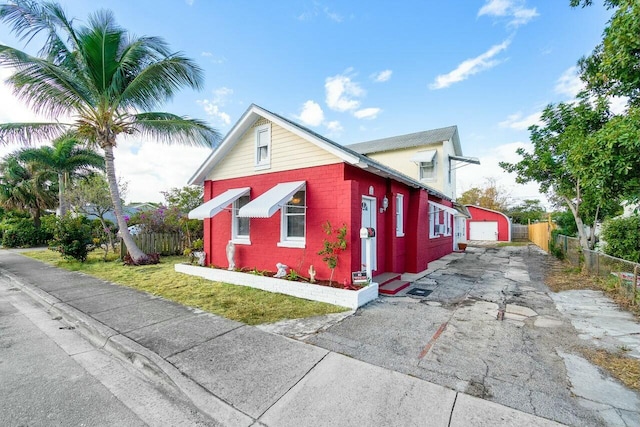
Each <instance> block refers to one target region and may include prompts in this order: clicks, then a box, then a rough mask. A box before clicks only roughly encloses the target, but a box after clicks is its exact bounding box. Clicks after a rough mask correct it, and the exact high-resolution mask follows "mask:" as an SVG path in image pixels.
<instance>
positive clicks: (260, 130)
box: [255, 123, 271, 169]
mask: <svg viewBox="0 0 640 427" xmlns="http://www.w3.org/2000/svg"><path fill="white" fill-rule="evenodd" d="M255 166H256V169H268V168H269V167H270V166H271V124H270V123H268V124H266V125H262V126H258V127H256V164H255Z"/></svg>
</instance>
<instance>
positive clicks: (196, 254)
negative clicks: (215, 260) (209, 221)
mask: <svg viewBox="0 0 640 427" xmlns="http://www.w3.org/2000/svg"><path fill="white" fill-rule="evenodd" d="M203 249H204V242H203V241H202V239H197V240H194V241H193V243H192V244H191V247H190V248H186V249H185V250H184V255H185V256H188V257H189V263H191V264H193V263H197V264H198V265H199V266H204V259H205V257H206V253H205V252H204V251H203Z"/></svg>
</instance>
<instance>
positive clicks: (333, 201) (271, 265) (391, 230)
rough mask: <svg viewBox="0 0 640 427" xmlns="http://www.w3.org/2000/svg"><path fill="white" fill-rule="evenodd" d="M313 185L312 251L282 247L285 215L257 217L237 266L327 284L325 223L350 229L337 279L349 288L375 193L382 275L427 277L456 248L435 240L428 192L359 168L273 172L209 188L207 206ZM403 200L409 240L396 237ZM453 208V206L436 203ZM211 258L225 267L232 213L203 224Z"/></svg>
mask: <svg viewBox="0 0 640 427" xmlns="http://www.w3.org/2000/svg"><path fill="white" fill-rule="evenodd" d="M300 180H305V181H306V182H307V207H308V209H307V225H306V227H307V228H306V247H305V248H304V249H302V248H281V247H278V246H277V245H276V244H277V242H278V241H279V240H280V220H281V214H280V211H278V212H276V213H275V214H274V215H273V216H272V217H271V218H252V219H251V225H250V240H251V245H241V244H237V245H236V266H237V267H238V268H249V269H253V268H257V269H259V270H268V271H275V270H276V267H275V265H276V263H278V262H282V263H284V264H286V265H288V266H289V267H290V268H292V269H294V270H296V271H297V272H298V273H299V274H301V275H302V276H305V277H308V270H309V266H310V265H313V266H314V268H315V269H316V271H317V278H318V279H328V278H329V274H330V270H329V269H328V268H327V266H326V264H325V263H324V262H323V261H322V257H321V256H320V255H318V254H317V253H318V251H319V250H321V249H322V242H323V239H324V238H326V237H327V236H326V235H325V234H324V232H323V231H322V224H323V223H324V222H326V221H327V220H329V221H330V222H331V224H332V225H333V226H334V227H335V228H338V227H340V226H341V225H342V224H343V223H346V224H347V231H348V235H347V236H348V243H347V244H348V248H347V250H346V251H344V252H342V253H341V254H340V256H339V260H338V267H337V269H336V271H335V274H334V280H336V281H339V282H340V283H343V282H344V281H345V280H346V281H347V282H348V283H350V281H351V272H352V271H358V270H360V269H361V268H362V266H361V241H360V237H359V229H360V225H361V219H362V210H361V200H362V196H363V195H365V196H370V187H373V195H372V196H371V197H375V198H376V204H377V210H376V224H377V227H376V234H377V251H376V253H377V266H378V268H377V270H376V271H375V272H374V274H375V273H382V272H396V273H405V272H419V271H422V270H425V269H426V268H427V266H428V263H429V262H430V261H433V260H435V259H438V258H440V257H442V256H444V255H446V254H448V253H450V252H452V249H453V237H451V236H449V237H438V238H434V239H429V206H428V203H427V199H428V197H427V193H426V191H424V190H419V189H415V188H411V187H408V186H406V185H404V184H402V183H399V182H396V181H393V180H391V179H386V178H382V177H379V176H377V175H373V174H371V173H369V172H367V171H365V170H362V169H360V168H357V167H354V166H351V165H347V164H344V163H340V164H335V165H327V166H319V167H314V168H305V169H300V170H292V171H285V172H274V173H270V174H261V175H259V176H249V177H242V178H233V179H226V180H220V181H215V182H212V181H207V182H205V201H206V200H210V199H211V198H213V197H215V196H217V195H219V194H221V193H223V192H224V191H226V190H227V189H229V188H239V187H251V193H250V195H251V199H255V198H256V197H258V196H260V195H261V194H263V193H264V192H266V191H267V190H269V189H270V188H272V187H273V186H275V185H276V184H278V183H281V182H289V181H300ZM398 193H400V194H403V195H404V199H403V202H404V225H405V226H404V234H405V235H404V237H397V236H396V223H395V222H396V216H395V212H396V211H395V209H396V206H395V204H396V194H398ZM385 195H386V196H387V198H388V200H389V207H388V209H387V210H386V211H385V212H380V208H381V207H382V199H383V197H384V196H385ZM434 201H436V202H438V203H442V204H445V205H447V206H451V202H447V201H442V200H438V199H435V200H434ZM204 231H205V251H206V252H207V263H208V264H213V265H217V266H226V265H227V258H226V254H225V247H226V244H227V242H228V241H229V240H230V239H231V212H230V211H229V210H225V211H223V212H220V213H219V214H218V215H216V216H215V217H213V218H211V219H207V220H205V221H204Z"/></svg>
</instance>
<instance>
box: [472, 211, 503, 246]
mask: <svg viewBox="0 0 640 427" xmlns="http://www.w3.org/2000/svg"><path fill="white" fill-rule="evenodd" d="M465 207H466V208H467V209H468V210H469V214H471V218H470V219H468V220H467V227H468V228H467V236H469V240H489V241H492V242H495V241H498V242H510V241H511V220H510V219H509V217H507V216H506V215H505V214H504V213H502V212H498V211H494V210H492V209H487V208H483V207H481V206H474V205H465Z"/></svg>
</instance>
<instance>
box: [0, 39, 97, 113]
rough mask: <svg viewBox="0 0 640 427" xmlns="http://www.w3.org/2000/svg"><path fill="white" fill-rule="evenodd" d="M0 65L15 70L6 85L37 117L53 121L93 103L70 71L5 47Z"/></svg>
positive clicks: (2, 49) (2, 50)
mask: <svg viewBox="0 0 640 427" xmlns="http://www.w3.org/2000/svg"><path fill="white" fill-rule="evenodd" d="M0 65H1V66H7V67H11V68H14V69H16V72H15V73H14V74H13V75H12V76H11V77H9V79H8V80H7V83H9V84H10V85H11V86H12V87H13V89H14V93H15V94H16V96H18V97H19V98H20V99H22V100H24V101H25V102H26V103H27V104H28V105H29V106H30V107H31V108H32V109H33V110H34V112H36V113H37V114H44V115H46V116H48V117H54V118H55V117H58V116H59V115H62V114H69V113H71V112H81V111H82V109H83V107H84V106H86V105H92V104H93V103H94V101H93V99H94V97H93V94H92V93H91V92H90V90H89V89H88V88H87V87H86V86H85V85H83V82H82V81H81V80H80V79H78V75H77V73H74V72H73V71H72V70H68V69H66V68H64V67H59V66H56V65H55V64H53V63H51V62H49V61H46V60H43V59H40V58H36V57H33V56H31V55H28V54H26V53H25V52H22V51H20V50H18V49H14V48H11V47H8V46H4V45H0Z"/></svg>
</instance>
